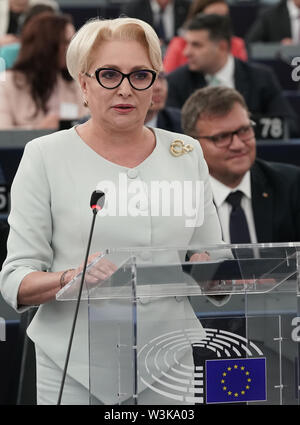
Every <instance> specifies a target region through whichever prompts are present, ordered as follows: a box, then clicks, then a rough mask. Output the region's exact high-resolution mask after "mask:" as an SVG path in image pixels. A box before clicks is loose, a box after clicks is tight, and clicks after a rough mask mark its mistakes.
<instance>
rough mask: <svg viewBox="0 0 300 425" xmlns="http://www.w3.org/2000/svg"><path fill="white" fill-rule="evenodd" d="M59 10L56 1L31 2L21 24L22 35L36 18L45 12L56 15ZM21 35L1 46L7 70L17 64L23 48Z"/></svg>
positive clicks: (0, 53)
mask: <svg viewBox="0 0 300 425" xmlns="http://www.w3.org/2000/svg"><path fill="white" fill-rule="evenodd" d="M58 10H59V9H58V4H57V3H56V2H55V1H54V0H31V2H30V7H29V8H28V9H27V11H26V13H24V15H23V17H22V20H21V22H20V34H21V32H22V31H23V30H24V27H25V26H26V25H27V24H28V23H29V22H30V20H31V19H32V18H33V17H34V16H36V15H38V14H39V13H43V12H53V13H54V12H57V11H58ZM20 34H19V35H18V37H17V38H16V39H14V42H13V43H7V44H5V45H3V46H0V57H1V58H2V59H4V61H5V69H10V68H12V67H13V65H14V63H15V62H16V59H17V56H18V54H19V51H20V47H21V43H20Z"/></svg>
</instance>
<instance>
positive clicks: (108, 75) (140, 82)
mask: <svg viewBox="0 0 300 425" xmlns="http://www.w3.org/2000/svg"><path fill="white" fill-rule="evenodd" d="M85 75H87V76H88V77H90V78H93V77H96V80H97V81H98V83H99V84H100V85H101V86H102V87H104V88H105V89H108V90H111V89H115V88H117V87H119V85H120V84H121V83H122V81H123V80H124V78H127V79H128V81H129V84H130V85H131V87H132V88H134V89H135V90H147V89H148V88H149V87H151V86H152V84H153V83H154V80H155V77H156V72H155V71H153V70H152V69H139V70H137V71H132V72H129V74H124V73H123V72H121V71H118V70H117V69H113V68H98V69H96V71H95V72H94V74H89V73H87V72H85Z"/></svg>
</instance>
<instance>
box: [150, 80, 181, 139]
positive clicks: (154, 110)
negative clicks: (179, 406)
mask: <svg viewBox="0 0 300 425" xmlns="http://www.w3.org/2000/svg"><path fill="white" fill-rule="evenodd" d="M167 96H168V82H167V78H166V74H165V73H164V72H160V73H159V74H158V76H157V77H156V80H155V81H154V83H153V95H152V102H151V106H150V108H149V110H148V112H147V115H146V119H145V125H146V126H148V127H158V128H163V129H164V130H169V131H174V132H175V133H182V132H183V131H182V128H181V112H180V109H178V108H172V107H166V100H167Z"/></svg>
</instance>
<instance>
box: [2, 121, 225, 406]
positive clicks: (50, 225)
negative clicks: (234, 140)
mask: <svg viewBox="0 0 300 425" xmlns="http://www.w3.org/2000/svg"><path fill="white" fill-rule="evenodd" d="M153 131H154V133H155V137H156V147H155V149H154V150H153V152H152V153H151V154H150V156H149V157H147V158H146V159H145V160H144V161H143V162H142V163H141V164H139V165H138V166H137V167H135V168H131V169H128V168H126V167H122V166H119V165H116V164H114V163H111V162H109V161H107V160H106V159H104V158H103V157H101V156H100V155H98V154H96V153H95V151H93V150H92V149H91V148H90V147H89V146H88V145H87V144H86V143H85V142H84V141H83V140H82V139H81V138H80V137H79V135H78V134H77V132H76V129H75V128H72V129H70V130H64V131H60V132H56V133H53V134H51V135H48V136H44V137H41V138H38V139H35V140H33V141H31V142H29V143H28V144H27V145H26V147H25V151H24V155H23V158H22V160H21V163H20V166H19V169H18V171H17V174H16V176H15V179H14V182H13V184H12V188H11V213H10V215H9V224H10V234H9V238H8V256H7V259H6V261H5V263H4V265H3V269H2V272H1V292H2V295H3V297H4V298H5V299H6V301H7V302H8V303H9V304H10V305H11V306H12V307H13V308H15V309H16V310H18V311H24V310H25V308H24V307H20V306H18V305H17V293H18V288H19V285H20V283H21V281H22V279H23V278H24V277H25V276H26V275H27V274H28V273H30V272H32V271H37V270H45V271H46V270H48V271H59V270H65V269H67V268H72V267H77V266H78V265H79V264H81V263H82V262H83V259H84V256H85V251H86V246H87V240H88V235H89V229H90V225H91V219H92V213H91V209H90V206H89V203H90V196H91V193H92V192H93V191H94V190H95V188H96V187H97V186H98V185H99V182H103V181H109V182H115V183H116V184H117V182H118V181H119V176H120V174H121V173H122V175H123V176H124V175H125V176H127V178H128V182H130V181H134V180H137V179H139V180H140V181H141V182H144V183H151V181H153V180H158V181H164V180H165V181H169V182H172V181H175V180H176V181H180V182H184V181H190V180H192V181H196V180H200V181H202V182H203V184H204V202H203V203H202V205H201V206H200V207H201V208H204V223H203V224H202V225H201V226H199V227H195V228H193V227H186V226H185V221H184V217H181V216H176V217H167V216H154V217H151V216H150V215H148V216H147V215H144V216H142V215H139V216H135V217H133V216H108V215H107V216H101V215H98V217H97V221H96V224H95V229H94V235H93V241H92V246H91V251H90V252H91V253H93V252H99V251H103V250H104V249H105V248H120V247H149V246H154V247H160V246H173V247H176V246H186V245H189V244H192V245H195V244H215V243H221V229H220V224H219V220H218V217H217V214H216V210H215V207H214V204H213V202H212V193H211V189H210V183H209V178H208V169H207V165H206V162H205V161H204V159H203V154H202V150H201V147H200V145H199V143H198V142H197V141H196V140H194V139H192V138H190V137H188V136H185V135H182V134H175V133H171V132H168V131H165V130H161V129H153ZM176 139H180V140H182V141H183V142H184V143H185V144H187V143H189V144H191V145H192V146H193V150H192V151H191V152H188V153H186V154H184V155H182V156H180V157H175V156H173V155H172V154H171V153H170V144H171V143H172V142H173V141H174V140H176ZM106 196H107V198H108V197H109V193H107V195H106ZM101 303H102V304H101ZM74 307H75V305H74V303H73V302H62V301H56V300H54V301H50V302H47V303H45V304H43V305H40V306H39V309H38V312H37V314H36V315H35V317H34V319H33V321H32V322H31V324H30V326H29V328H28V335H29V337H30V338H31V339H32V340H33V341H34V342H35V344H37V345H38V346H39V347H40V348H41V349H42V350H44V352H45V353H46V354H47V355H48V356H49V357H50V358H51V359H52V360H53V361H54V362H55V363H56V364H57V365H58V366H59V367H61V368H63V365H64V360H65V355H66V350H67V344H68V341H69V334H70V329H71V323H72V319H73V315H74ZM122 308H124V305H123V303H122V302H121V301H117V300H116V301H115V302H114V303H113V304H110V303H109V301H105V300H103V301H100V304H99V309H100V310H99V311H100V313H101V311H102V315H103V317H104V318H106V320H104V321H103V323H102V324H101V325H99V329H97V341H98V342H97V343H96V346H95V347H94V348H93V349H96V350H97V366H96V367H97V373H96V372H95V371H94V375H95V376H96V375H97V376H98V379H97V388H96V390H95V392H96V394H95V395H96V396H97V397H99V398H100V399H101V400H102V401H103V402H105V403H117V402H118V400H117V396H116V388H117V387H116V385H117V384H116V383H117V376H118V370H117V368H116V367H115V365H116V362H117V352H116V349H115V346H114V345H113V341H112V340H111V332H110V323H111V321H110V318H113V317H118V314H121V313H120V312H121V309H122ZM100 313H99V314H100ZM138 314H139V315H140V317H142V318H143V321H144V323H145V326H144V327H143V326H141V327H140V328H139V330H138V332H139V337H140V339H141V342H140V344H141V346H142V345H143V344H145V343H147V341H148V340H149V339H153V337H155V332H157V331H162V330H163V331H164V332H170V331H172V330H175V329H177V326H178V323H180V321H182V323H186V320H188V323H189V327H190V328H195V329H197V330H198V331H199V332H200V333H201V332H204V331H202V327H201V324H200V323H199V321H198V319H197V318H196V317H195V315H194V312H193V310H192V308H191V306H190V304H189V301H188V299H187V298H185V297H182V298H180V299H177V298H175V297H173V298H166V299H163V300H159V301H154V302H149V303H140V304H139V306H138ZM153 318H155V320H157V322H155V323H156V326H155V329H153V328H152V329H150V328H149V323H151V320H152V321H153ZM121 322H122V320H121ZM152 323H153V322H152ZM88 334H89V332H88V305H87V302H83V303H82V304H81V307H80V314H79V319H78V322H77V328H76V333H75V337H74V342H73V348H72V352H71V358H70V364H69V368H68V373H69V375H70V376H72V377H73V378H74V379H76V380H78V381H79V382H81V383H82V384H83V385H85V386H86V387H87V388H88V386H89V369H88V364H89V363H88V343H89V341H88ZM185 354H186V353H185ZM189 360H190V362H192V354H191V352H189Z"/></svg>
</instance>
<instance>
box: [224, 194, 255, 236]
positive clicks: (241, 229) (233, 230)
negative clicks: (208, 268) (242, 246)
mask: <svg viewBox="0 0 300 425" xmlns="http://www.w3.org/2000/svg"><path fill="white" fill-rule="evenodd" d="M243 196H244V195H243V193H242V192H241V191H240V190H237V191H236V192H231V193H230V194H229V195H228V196H227V198H226V202H228V203H229V204H230V205H231V206H232V209H231V213H230V219H229V231H230V240H231V243H251V239H250V233H249V228H248V224H247V219H246V216H245V213H244V210H243V208H242V207H241V199H242V197H243Z"/></svg>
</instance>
